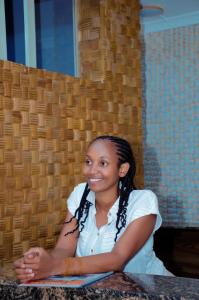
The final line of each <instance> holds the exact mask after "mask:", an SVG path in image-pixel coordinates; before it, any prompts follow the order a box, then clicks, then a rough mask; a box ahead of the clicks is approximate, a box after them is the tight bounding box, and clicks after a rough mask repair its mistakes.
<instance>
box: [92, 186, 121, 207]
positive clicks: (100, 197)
mask: <svg viewBox="0 0 199 300" xmlns="http://www.w3.org/2000/svg"><path fill="white" fill-rule="evenodd" d="M118 196H119V193H118V192H117V191H116V192H115V193H114V194H113V193H111V194H108V193H100V194H97V195H96V199H95V206H96V210H98V211H105V212H108V211H109V210H110V208H111V207H112V206H113V204H114V203H115V201H116V200H117V198H118Z"/></svg>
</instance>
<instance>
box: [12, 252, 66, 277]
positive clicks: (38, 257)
mask: <svg viewBox="0 0 199 300" xmlns="http://www.w3.org/2000/svg"><path fill="white" fill-rule="evenodd" d="M61 265H62V262H61V260H60V259H56V258H54V257H53V256H51V255H50V254H49V253H48V252H47V251H46V250H44V249H43V248H39V247H36V248H31V249H29V250H28V251H27V252H26V253H24V256H23V258H20V259H19V260H17V261H16V262H15V263H14V266H15V271H16V276H17V278H18V279H19V280H20V281H21V282H26V281H29V280H34V279H39V278H46V277H48V276H50V275H55V274H60V272H61V269H62V267H61Z"/></svg>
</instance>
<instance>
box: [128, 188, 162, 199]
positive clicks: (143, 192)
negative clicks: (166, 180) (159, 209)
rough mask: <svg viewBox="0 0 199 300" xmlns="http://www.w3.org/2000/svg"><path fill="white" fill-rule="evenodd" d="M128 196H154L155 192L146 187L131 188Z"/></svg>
mask: <svg viewBox="0 0 199 300" xmlns="http://www.w3.org/2000/svg"><path fill="white" fill-rule="evenodd" d="M130 197H137V198H138V197H156V194H155V193H154V192H153V191H151V190H148V189H143V190H133V191H132V192H131V193H130Z"/></svg>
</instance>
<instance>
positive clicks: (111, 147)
mask: <svg viewBox="0 0 199 300" xmlns="http://www.w3.org/2000/svg"><path fill="white" fill-rule="evenodd" d="M90 152H97V153H99V154H101V155H102V156H103V154H109V155H114V154H116V146H115V144H114V143H113V142H111V141H109V140H103V139H99V140H96V141H94V142H93V143H91V144H90V145H89V147H88V149H87V153H90Z"/></svg>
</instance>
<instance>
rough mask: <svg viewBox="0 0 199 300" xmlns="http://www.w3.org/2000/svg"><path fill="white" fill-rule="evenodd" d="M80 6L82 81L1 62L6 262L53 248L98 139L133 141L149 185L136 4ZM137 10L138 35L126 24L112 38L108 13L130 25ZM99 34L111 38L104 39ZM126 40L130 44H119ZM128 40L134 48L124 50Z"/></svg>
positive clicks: (0, 237)
mask: <svg viewBox="0 0 199 300" xmlns="http://www.w3.org/2000/svg"><path fill="white" fill-rule="evenodd" d="M122 3H123V5H122ZM132 3H134V1H132ZM79 5H80V10H79V14H80V16H81V18H80V25H79V28H80V30H79V32H80V36H81V39H82V40H80V57H81V62H80V63H81V66H82V68H81V69H82V70H83V71H82V76H81V78H73V77H69V76H64V75H62V74H58V73H53V72H47V71H44V70H39V69H34V68H28V67H25V66H23V65H18V64H15V63H12V62H8V61H0V260H1V262H2V263H5V262H9V261H10V260H14V259H15V258H17V257H19V256H20V255H22V253H23V252H24V251H25V250H27V249H28V248H29V247H32V246H36V245H41V246H44V247H46V248H51V247H52V246H53V245H54V243H55V241H56V238H57V235H58V233H59V231H60V228H61V224H62V222H63V220H64V216H65V211H66V199H67V196H68V194H69V193H70V192H71V190H72V188H73V186H74V185H76V184H77V183H79V182H81V181H82V180H83V177H82V173H81V169H82V163H83V161H84V152H85V149H86V147H87V145H88V143H89V142H90V141H91V140H92V139H93V138H94V137H96V136H98V135H101V134H114V135H118V136H122V137H124V138H127V139H128V140H129V142H130V143H131V144H132V145H133V147H134V151H135V155H136V160H137V164H138V172H137V177H136V181H137V183H138V184H139V185H140V186H142V184H143V167H142V124H141V96H140V69H139V63H138V62H134V60H133V58H134V57H136V59H138V61H139V55H138V53H139V34H138V33H139V32H138V31H139V23H138V17H137V16H138V13H139V11H138V6H136V5H137V1H135V4H133V5H132V7H131V2H129V1H118V2H114V1H107V2H106V1H105V2H104V1H101V2H98V1H87V0H84V1H80V2H79ZM121 5H122V6H121ZM126 5H127V8H126V9H124V8H125V6H126ZM88 7H89V9H88ZM118 7H119V11H118V12H117V10H118ZM123 7H124V8H123ZM129 8H130V12H129ZM134 10H135V11H136V13H135V12H134V15H135V16H136V17H134V16H133V18H132V20H131V25H132V24H134V22H135V23H136V24H135V26H134V27H135V28H134V27H133V28H134V29H130V27H128V26H127V25H125V26H123V27H122V24H123V22H122V21H121V24H120V26H119V28H118V31H119V33H118V32H117V30H116V31H115V33H114V30H113V29H112V31H111V33H109V29H108V28H109V26H110V24H109V21H108V19H109V18H108V19H106V18H105V15H104V14H105V13H106V14H107V16H110V19H111V20H112V21H111V22H113V21H114V16H115V17H118V14H119V15H120V14H121V20H123V19H124V20H127V19H128V18H130V14H131V13H132V11H134ZM89 11H90V14H89V17H88V12H89ZM111 11H112V12H111ZM115 11H116V12H117V14H115ZM91 12H93V14H92V13H91ZM122 15H123V17H122ZM86 20H87V21H86ZM114 22H115V21H114ZM114 22H113V23H114ZM125 22H127V21H125ZM115 24H116V23H114V26H115ZM129 26H130V25H129ZM115 28H116V27H115ZM121 28H123V29H122V30H121ZM90 30H91V33H90ZM82 31H83V32H82ZM87 31H88V32H87ZM99 32H100V34H101V33H102V32H104V34H103V36H100V35H99ZM110 34H111V40H110V36H109V35H110ZM118 34H119V36H120V38H121V39H120V38H117V35H118ZM99 36H100V39H99ZM130 36H131V38H130ZM93 40H95V41H97V40H98V42H97V44H96V45H95V46H92V47H91V48H90V50H89V51H87V50H88V47H90V45H92V43H90V41H93ZM114 40H115V42H114ZM122 41H123V42H122ZM120 42H122V45H123V46H122V45H120V46H119V45H117V43H120ZM127 42H128V45H129V43H130V45H129V46H128V45H127V46H126V47H127V49H124V44H125V43H127ZM102 44H103V45H105V44H107V45H108V46H107V48H106V47H105V46H103V47H101V45H102ZM110 45H111V47H110ZM84 47H85V48H84ZM116 48H117V49H120V50H119V52H118V51H117V49H116ZM134 48H135V49H134ZM83 49H85V53H84V55H85V58H83V54H82V51H83ZM115 49H116V50H115ZM124 50H125V51H124ZM131 50H132V51H131ZM96 52H97V53H99V56H96ZM136 53H137V54H136ZM91 54H92V55H91ZM136 55H137V56H136ZM88 56H90V58H91V60H92V59H93V58H95V63H94V60H93V61H92V62H89V61H88ZM126 56H127V57H126ZM109 58H110V60H111V63H110V64H109V62H108V61H109ZM115 58H116V61H115V60H114V59H115ZM131 64H132V68H133V69H132V70H131V67H130V65H131ZM86 65H87V66H88V65H93V66H94V67H93V68H94V69H92V68H91V69H87V71H88V72H89V73H90V74H92V76H93V77H92V78H88V76H86V72H87V71H86V70H85V66H86ZM107 66H111V67H110V68H108V67H107ZM95 67H96V68H95ZM103 72H104V73H103ZM99 74H100V76H99ZM102 77H103V81H102V80H101V79H102ZM99 78H100V82H99V81H98V80H97V79H99Z"/></svg>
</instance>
